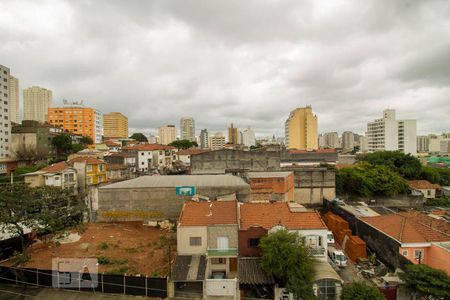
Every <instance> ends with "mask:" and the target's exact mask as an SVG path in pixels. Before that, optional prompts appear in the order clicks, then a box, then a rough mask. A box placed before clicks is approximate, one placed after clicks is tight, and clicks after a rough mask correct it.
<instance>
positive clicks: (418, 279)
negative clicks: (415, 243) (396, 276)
mask: <svg viewBox="0 0 450 300" xmlns="http://www.w3.org/2000/svg"><path fill="white" fill-rule="evenodd" d="M400 278H401V279H402V280H403V281H404V282H405V284H406V286H407V287H408V289H409V290H410V291H411V292H412V293H414V294H416V296H419V297H420V299H421V298H425V299H450V276H448V275H447V273H446V272H444V271H442V270H437V269H433V268H431V267H429V266H427V265H422V264H420V265H413V264H411V265H408V266H407V267H406V270H405V273H403V274H401V275H400Z"/></svg>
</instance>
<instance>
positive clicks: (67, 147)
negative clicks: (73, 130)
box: [52, 133, 72, 156]
mask: <svg viewBox="0 0 450 300" xmlns="http://www.w3.org/2000/svg"><path fill="white" fill-rule="evenodd" d="M52 145H53V147H55V150H56V154H57V155H58V156H59V155H67V154H69V153H70V152H71V151H72V138H71V137H70V135H68V134H65V133H64V134H60V135H57V136H55V137H54V138H53V139H52Z"/></svg>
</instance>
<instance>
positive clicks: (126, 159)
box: [103, 152, 137, 179]
mask: <svg viewBox="0 0 450 300" xmlns="http://www.w3.org/2000/svg"><path fill="white" fill-rule="evenodd" d="M103 159H104V160H105V161H106V162H107V164H108V165H121V166H124V167H125V168H126V170H127V171H126V173H129V175H130V177H129V178H133V176H131V175H133V174H135V173H136V160H137V154H136V153H131V152H113V153H110V154H109V155H105V156H104V157H103ZM109 169H110V168H109V167H108V170H109ZM116 169H117V168H116ZM122 170H123V169H122ZM111 175H112V174H111ZM108 178H110V177H109V176H108ZM129 178H128V179H129Z"/></svg>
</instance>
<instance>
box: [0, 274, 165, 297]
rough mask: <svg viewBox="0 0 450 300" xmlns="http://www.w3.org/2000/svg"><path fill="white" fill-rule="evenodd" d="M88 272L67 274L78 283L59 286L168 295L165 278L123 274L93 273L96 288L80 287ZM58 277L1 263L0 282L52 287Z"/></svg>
mask: <svg viewBox="0 0 450 300" xmlns="http://www.w3.org/2000/svg"><path fill="white" fill-rule="evenodd" d="M86 275H88V274H87V273H76V272H71V273H70V279H71V280H72V281H73V282H75V283H78V287H77V286H71V287H61V286H60V287H59V288H63V289H68V290H78V291H95V292H101V293H115V294H124V295H136V296H149V297H160V298H166V297H167V279H166V278H147V277H136V276H125V275H107V274H96V275H97V281H95V282H93V283H96V286H95V287H89V288H87V287H83V286H82V284H81V282H82V280H83V279H87V278H86ZM55 276H59V275H58V273H57V272H56V273H54V271H52V270H42V269H32V268H24V269H22V268H12V267H11V268H10V267H1V266H0V283H9V284H29V285H34V286H38V287H55V286H54V278H53V277H55Z"/></svg>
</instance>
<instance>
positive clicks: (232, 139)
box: [228, 123, 239, 145]
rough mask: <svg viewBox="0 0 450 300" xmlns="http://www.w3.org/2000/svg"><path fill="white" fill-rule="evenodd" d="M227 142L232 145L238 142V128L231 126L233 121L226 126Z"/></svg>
mask: <svg viewBox="0 0 450 300" xmlns="http://www.w3.org/2000/svg"><path fill="white" fill-rule="evenodd" d="M228 143H229V144H234V145H237V144H238V143H239V135H238V129H237V128H236V127H233V123H231V125H230V127H228Z"/></svg>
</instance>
